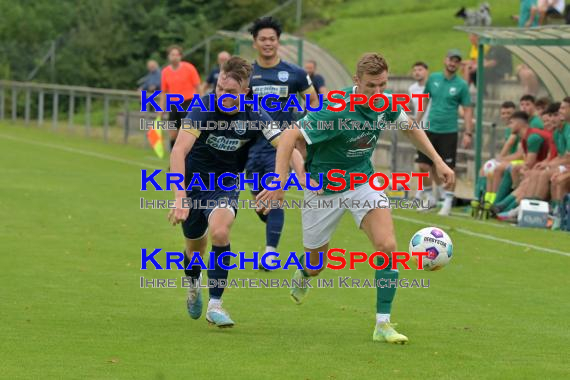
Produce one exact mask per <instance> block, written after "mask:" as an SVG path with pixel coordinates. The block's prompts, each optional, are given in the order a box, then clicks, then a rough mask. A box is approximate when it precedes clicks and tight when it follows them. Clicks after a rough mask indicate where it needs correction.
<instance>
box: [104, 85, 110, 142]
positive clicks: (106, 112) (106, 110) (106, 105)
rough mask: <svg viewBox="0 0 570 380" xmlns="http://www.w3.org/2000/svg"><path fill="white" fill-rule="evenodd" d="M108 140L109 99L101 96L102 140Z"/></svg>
mask: <svg viewBox="0 0 570 380" xmlns="http://www.w3.org/2000/svg"><path fill="white" fill-rule="evenodd" d="M108 139H109V97H108V96H107V95H104V96H103V140H104V141H105V142H107V140H108Z"/></svg>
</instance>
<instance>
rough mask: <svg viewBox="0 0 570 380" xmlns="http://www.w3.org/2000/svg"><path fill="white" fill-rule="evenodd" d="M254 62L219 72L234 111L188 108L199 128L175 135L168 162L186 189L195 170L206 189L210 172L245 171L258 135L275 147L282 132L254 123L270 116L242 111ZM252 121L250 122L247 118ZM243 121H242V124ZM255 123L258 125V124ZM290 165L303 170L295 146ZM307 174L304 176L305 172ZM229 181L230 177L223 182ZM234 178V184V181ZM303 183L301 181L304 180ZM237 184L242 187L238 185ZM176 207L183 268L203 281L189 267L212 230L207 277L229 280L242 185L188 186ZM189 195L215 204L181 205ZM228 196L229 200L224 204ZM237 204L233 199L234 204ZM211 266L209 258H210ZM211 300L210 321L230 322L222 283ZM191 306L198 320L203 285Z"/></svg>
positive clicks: (220, 91)
mask: <svg viewBox="0 0 570 380" xmlns="http://www.w3.org/2000/svg"><path fill="white" fill-rule="evenodd" d="M251 72H252V67H251V64H250V63H248V62H247V61H245V60H244V59H242V58H239V57H233V58H231V59H229V60H228V61H227V62H226V63H224V65H223V66H222V70H221V72H220V75H219V77H218V82H217V85H216V97H218V98H219V97H221V96H222V95H224V94H232V95H235V96H236V97H238V99H237V100H233V99H231V98H225V99H224V100H223V106H224V107H227V108H231V107H233V106H236V107H237V109H236V110H235V111H233V112H228V113H226V112H222V111H221V110H220V109H219V108H218V106H217V105H216V108H215V112H203V111H201V110H200V109H199V108H193V109H192V111H191V112H189V113H188V115H187V116H186V119H189V120H190V121H191V122H192V123H193V124H191V125H193V126H196V128H187V127H184V128H182V129H181V131H182V132H181V133H180V135H179V136H178V139H177V140H176V144H175V145H174V148H173V150H172V153H171V156H170V167H171V170H172V172H174V173H182V174H184V178H185V181H184V183H185V188H188V186H189V184H190V183H194V182H191V181H192V177H193V175H194V174H195V173H198V174H199V175H200V178H201V179H202V180H203V181H204V183H205V185H206V188H208V189H209V188H210V184H209V182H208V177H209V173H215V178H216V182H217V178H218V177H219V176H220V175H221V174H222V173H233V174H235V175H237V174H238V173H241V172H242V171H243V170H244V167H245V163H246V161H247V156H248V151H249V149H250V148H251V147H252V146H253V144H254V143H255V142H256V141H257V139H258V138H262V139H263V140H266V141H268V142H269V143H271V144H272V145H274V146H276V145H277V142H278V136H279V135H280V133H281V131H280V130H279V129H276V128H273V129H271V128H263V129H260V128H259V123H251V122H256V121H264V122H270V121H271V118H270V117H269V116H268V115H267V113H266V112H265V111H263V110H262V109H261V108H260V109H259V111H254V110H253V108H252V106H251V105H246V107H245V111H244V112H239V95H240V94H247V93H248V92H249V88H248V86H249V78H250V76H251ZM202 99H203V102H204V105H205V106H206V109H210V103H209V99H208V97H204V98H202ZM208 121H210V122H211V121H214V122H218V123H219V122H221V121H224V122H227V123H228V124H227V125H231V123H232V122H236V123H235V125H238V126H239V125H241V126H243V128H241V127H237V128H221V129H219V130H218V129H211V130H207V129H206V128H207V127H210V125H209V124H208ZM197 122H202V123H201V126H202V129H200V128H199V125H198V123H197ZM246 122H250V124H249V125H248V123H246ZM240 123H241V124H240ZM256 124H257V126H256ZM291 162H292V165H293V168H294V169H295V171H297V172H299V173H304V168H303V158H302V156H301V153H299V152H298V151H296V153H295V157H294V158H293V159H292V161H291ZM303 178H304V175H303ZM225 180H228V181H225ZM224 181H225V183H224V186H232V185H233V184H235V181H234V180H233V179H232V178H231V177H225V178H224ZM231 182H234V183H231ZM300 182H301V184H303V181H300ZM238 189H239V187H238ZM175 193H176V209H173V210H171V212H170V213H169V215H168V217H169V220H170V222H171V223H172V224H173V225H176V224H178V223H180V222H182V230H183V232H184V236H185V238H186V239H185V240H186V255H185V260H184V268H186V269H185V273H186V276H189V277H191V278H192V279H193V280H194V281H200V278H201V268H200V266H199V265H193V266H192V268H191V269H187V268H188V266H189V264H190V260H189V257H188V256H190V257H192V254H193V252H200V253H201V255H202V256H203V254H204V252H205V251H206V245H207V242H208V237H207V233H208V230H209V232H210V237H211V240H212V249H211V252H213V253H214V257H215V258H216V265H215V269H213V270H208V278H209V279H215V280H218V281H219V280H220V279H227V278H228V271H227V270H225V269H223V268H222V267H221V266H219V265H218V264H217V258H218V257H219V256H220V255H221V254H222V253H224V252H226V251H230V229H231V227H232V224H233V222H234V220H235V217H236V212H237V210H236V209H234V208H233V207H231V206H230V202H231V201H237V200H238V198H239V190H235V191H224V190H222V189H221V188H220V187H219V186H218V184H217V183H216V185H215V190H214V191H204V190H201V189H200V188H197V187H192V189H191V190H190V191H185V190H176V191H175ZM185 197H189V198H192V200H198V201H200V200H201V201H202V203H203V204H205V203H206V201H207V200H215V201H216V203H217V204H216V205H215V207H214V208H212V209H193V210H189V209H188V208H183V207H182V199H183V198H185ZM223 200H225V201H227V202H226V205H225V206H224V205H220V203H223V202H222V201H223ZM234 205H235V203H234ZM229 259H230V257H229V256H224V258H223V261H224V264H225V265H229V264H230V263H229V261H230V260H229ZM206 265H208V266H209V263H208V262H206ZM209 291H210V301H209V303H208V309H207V312H206V319H207V320H208V322H210V323H212V324H215V325H217V326H218V327H232V326H233V325H234V322H233V321H232V320H231V318H230V316H229V314H228V313H227V312H226V311H225V310H224V309H223V308H222V301H221V297H222V293H223V291H224V288H223V287H219V286H218V287H214V288H210V289H209ZM187 308H188V313H189V314H190V317H192V318H193V319H198V318H200V316H201V315H202V296H201V291H200V288H199V287H192V286H191V287H190V288H189V291H188V298H187Z"/></svg>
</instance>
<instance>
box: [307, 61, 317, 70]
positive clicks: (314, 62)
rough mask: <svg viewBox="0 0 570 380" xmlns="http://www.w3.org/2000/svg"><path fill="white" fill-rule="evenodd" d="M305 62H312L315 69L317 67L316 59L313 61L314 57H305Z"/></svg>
mask: <svg viewBox="0 0 570 380" xmlns="http://www.w3.org/2000/svg"><path fill="white" fill-rule="evenodd" d="M305 63H312V64H313V65H314V66H315V69H316V68H317V61H315V60H314V59H307V60H306V61H305Z"/></svg>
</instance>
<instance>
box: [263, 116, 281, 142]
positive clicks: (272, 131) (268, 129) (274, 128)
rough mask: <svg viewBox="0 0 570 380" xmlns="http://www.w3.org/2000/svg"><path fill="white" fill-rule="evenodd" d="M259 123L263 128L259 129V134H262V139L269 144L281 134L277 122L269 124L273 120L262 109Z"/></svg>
mask: <svg viewBox="0 0 570 380" xmlns="http://www.w3.org/2000/svg"><path fill="white" fill-rule="evenodd" d="M259 121H261V122H262V123H263V127H262V128H261V133H262V134H263V137H264V138H265V139H266V140H267V141H269V142H271V141H273V140H275V138H276V137H277V136H279V135H280V134H281V129H279V122H275V123H271V122H272V121H273V119H272V118H271V116H269V114H268V113H267V112H266V111H265V110H263V109H260V112H259ZM266 124H267V125H266Z"/></svg>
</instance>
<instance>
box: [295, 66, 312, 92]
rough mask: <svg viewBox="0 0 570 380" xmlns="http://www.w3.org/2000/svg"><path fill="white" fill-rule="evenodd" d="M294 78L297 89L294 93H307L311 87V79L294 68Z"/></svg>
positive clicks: (300, 70)
mask: <svg viewBox="0 0 570 380" xmlns="http://www.w3.org/2000/svg"><path fill="white" fill-rule="evenodd" d="M295 76H296V77H297V81H296V82H297V88H296V91H295V92H298V93H302V92H305V91H307V90H308V89H309V88H311V86H312V85H313V81H311V77H309V74H307V73H306V72H305V70H303V69H302V68H300V67H297V68H295Z"/></svg>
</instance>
